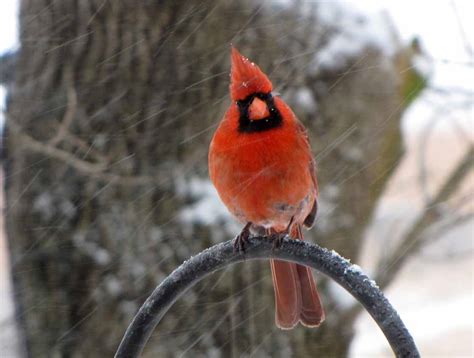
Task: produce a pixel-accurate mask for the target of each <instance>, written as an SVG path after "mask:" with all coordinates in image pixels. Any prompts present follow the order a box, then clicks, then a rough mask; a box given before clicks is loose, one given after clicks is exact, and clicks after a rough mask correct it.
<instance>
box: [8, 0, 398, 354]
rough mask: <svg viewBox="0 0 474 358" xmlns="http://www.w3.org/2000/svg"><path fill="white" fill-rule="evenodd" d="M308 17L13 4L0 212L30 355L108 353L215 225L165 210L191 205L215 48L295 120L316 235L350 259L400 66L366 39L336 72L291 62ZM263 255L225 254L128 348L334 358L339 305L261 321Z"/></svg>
mask: <svg viewBox="0 0 474 358" xmlns="http://www.w3.org/2000/svg"><path fill="white" fill-rule="evenodd" d="M315 23H316V20H315V18H313V16H311V15H309V14H308V15H305V17H304V18H302V14H301V13H299V12H297V11H295V10H292V9H286V10H281V9H269V8H266V7H262V6H261V5H259V3H258V2H255V3H253V2H249V1H242V2H233V1H219V2H214V1H210V0H209V1H196V2H193V1H120V2H118V1H103V0H81V1H79V0H62V1H55V0H35V1H32V0H30V1H27V0H23V1H22V2H21V13H20V30H21V31H20V33H21V49H20V52H19V55H18V63H17V69H16V78H15V82H14V85H13V87H12V88H11V100H10V103H9V107H8V114H7V129H6V135H5V141H6V142H5V147H6V159H5V162H6V194H7V205H8V209H7V218H6V224H7V234H8V239H9V248H10V255H11V263H12V275H13V278H14V289H15V301H16V304H17V309H18V318H19V320H20V325H21V327H23V331H24V333H25V338H26V342H27V347H28V352H29V355H30V356H31V357H57V356H61V357H63V356H64V357H82V356H83V357H103V356H111V355H112V354H113V352H114V350H115V349H116V347H117V345H118V342H119V340H120V338H121V336H122V334H123V333H124V330H125V328H126V326H127V324H128V322H129V321H130V319H131V318H132V317H133V314H134V313H135V312H136V310H137V308H138V307H139V305H140V304H141V303H142V302H143V300H144V299H145V298H146V296H147V295H148V293H149V292H150V291H151V290H152V289H153V288H154V286H155V285H156V284H157V283H158V282H160V281H161V280H162V279H163V277H165V276H166V275H167V274H168V273H170V272H171V271H172V270H173V269H174V268H175V267H176V266H177V265H178V264H179V263H181V262H182V261H183V260H184V259H186V258H187V257H189V256H190V255H192V254H195V253H197V252H198V251H200V250H202V249H204V248H205V247H207V246H209V245H211V244H212V243H215V242H218V241H222V240H226V239H229V238H230V237H231V235H232V234H233V231H232V229H229V225H227V224H226V225H223V224H222V223H219V222H217V221H215V222H214V223H213V224H212V225H205V223H204V224H203V223H196V224H190V223H189V222H186V221H183V215H182V208H183V207H184V206H186V205H190V204H192V203H195V202H196V201H198V200H199V199H200V198H199V195H198V194H196V192H195V191H193V190H191V189H189V187H190V181H191V180H194V179H195V178H202V179H205V178H207V170H206V168H207V148H208V144H209V141H210V137H211V135H212V133H213V130H214V128H215V125H216V124H217V123H218V121H219V120H220V116H222V114H223V111H224V109H225V108H226V106H227V105H228V89H227V88H228V71H229V60H228V58H229V43H231V42H233V43H235V44H236V45H237V46H238V47H239V49H240V50H241V51H242V53H244V54H246V55H248V56H249V57H251V58H252V59H253V60H255V61H256V62H258V63H259V64H260V65H261V67H262V68H263V69H264V70H265V71H267V72H268V73H270V74H271V79H272V81H273V83H274V84H275V85H276V87H277V89H278V90H279V91H281V92H282V93H284V94H286V95H287V99H288V100H289V102H290V104H292V105H293V108H295V110H296V111H297V112H298V115H299V117H300V118H301V119H302V120H303V121H304V122H305V124H306V125H307V127H308V130H309V133H310V136H311V140H312V143H313V148H314V150H315V153H316V154H317V155H318V153H319V155H318V157H317V158H318V163H319V178H320V182H321V188H322V192H321V199H322V200H321V207H322V209H321V210H322V212H323V215H322V216H321V218H320V219H318V223H320V224H317V227H318V228H317V229H316V230H315V237H316V238H317V241H318V242H320V243H323V244H324V245H326V246H328V247H331V248H335V249H336V250H337V251H339V252H340V253H341V254H343V255H345V256H347V257H351V258H353V259H357V256H358V253H359V249H360V247H361V246H362V239H363V232H364V230H365V228H366V225H367V223H368V222H369V220H370V217H371V215H372V212H373V210H374V208H375V204H376V203H377V200H378V199H379V197H380V195H381V192H382V189H383V187H384V184H385V183H386V181H387V180H388V178H390V175H391V173H392V170H393V169H394V168H395V167H396V165H397V163H398V160H399V158H400V156H401V153H402V150H401V139H400V130H399V124H400V115H401V111H402V109H403V102H402V101H403V98H402V95H401V93H400V90H399V85H398V83H399V82H400V78H399V77H398V72H397V68H396V67H397V65H396V62H395V60H394V59H390V58H387V57H386V56H385V55H383V54H382V53H381V52H380V51H378V50H376V49H370V48H368V49H367V50H366V52H365V53H364V54H361V55H360V56H362V57H361V58H354V59H352V60H351V61H350V63H348V64H347V66H346V67H345V68H342V69H340V70H338V71H321V72H320V73H319V74H314V73H313V74H308V73H307V72H306V70H305V69H306V68H307V67H308V64H309V63H310V61H311V56H296V55H299V54H302V53H310V52H312V51H313V52H317V51H318V49H319V48H320V47H321V46H323V45H324V43H325V42H326V41H328V39H330V37H331V36H332V33H333V32H331V31H328V29H326V28H321V26H316V25H315ZM329 30H330V29H329ZM293 56H295V57H294V59H293V60H287V58H290V59H291V58H292V57H293ZM381 62H383V63H384V64H385V65H384V66H380V63H381ZM347 68H351V71H350V72H348V73H347V74H345V75H344V76H341V72H344V71H345V70H346V69H347ZM367 68H372V69H371V70H370V71H367V70H363V69H367ZM361 69H362V71H359V70H361ZM302 86H304V87H305V88H306V89H307V90H308V91H309V93H310V94H311V96H313V98H314V99H315V100H316V101H317V103H318V108H317V109H316V110H314V109H313V110H311V111H309V112H303V111H300V110H299V106H298V103H297V101H296V98H297V96H296V95H295V96H292V94H294V93H296V92H297V90H298V89H299V88H301V87H302ZM401 103H402V104H401ZM199 183H200V182H199ZM205 185H207V184H205ZM205 189H206V187H204V189H203V190H204V191H205ZM328 207H330V208H331V209H330V210H329V209H328ZM325 212H326V214H325ZM207 215H210V216H211V217H212V216H213V213H207ZM307 236H308V238H309V237H310V236H311V235H310V234H309V233H308V234H307ZM267 266H268V265H267V263H248V264H246V265H245V266H244V265H240V266H238V267H235V268H234V269H232V270H229V271H228V272H223V273H217V274H215V275H214V276H213V277H211V278H210V279H208V280H206V281H205V282H204V283H202V284H201V285H199V287H196V288H195V289H194V290H192V291H191V292H189V293H188V294H187V295H186V298H185V299H183V300H181V301H180V302H178V303H177V304H176V305H175V307H173V308H172V310H171V311H170V313H169V314H168V315H167V317H166V318H165V319H164V321H163V322H162V324H161V325H160V327H159V329H158V330H157V332H156V335H154V336H153V337H152V339H151V341H150V343H149V345H148V347H147V350H146V354H145V355H146V356H160V357H165V356H170V357H171V356H178V355H179V354H181V353H183V352H187V353H189V354H188V355H189V356H200V355H201V356H235V357H237V356H240V355H243V356H246V355H250V354H255V355H257V356H261V355H264V354H268V355H271V356H273V357H278V356H282V357H288V356H290V355H291V354H292V353H293V355H294V356H298V357H305V356H316V355H317V356H344V355H346V353H347V350H348V347H349V344H350V341H351V338H352V336H353V326H352V323H353V321H354V317H347V315H344V312H342V311H338V310H333V309H332V307H334V304H333V302H332V298H331V296H330V294H329V292H325V294H324V296H325V301H326V306H327V311H328V312H327V322H326V324H325V325H323V326H322V327H321V328H320V329H314V330H310V329H306V328H302V327H298V328H297V329H295V330H293V331H279V330H277V329H276V328H275V327H274V323H273V315H274V313H273V290H272V288H271V279H270V276H269V269H268V267H267ZM322 286H324V283H322Z"/></svg>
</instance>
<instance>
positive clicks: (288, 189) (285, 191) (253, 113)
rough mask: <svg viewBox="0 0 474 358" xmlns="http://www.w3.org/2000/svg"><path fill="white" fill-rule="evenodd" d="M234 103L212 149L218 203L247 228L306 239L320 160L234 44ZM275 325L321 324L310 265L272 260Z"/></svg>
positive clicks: (211, 168)
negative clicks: (315, 159)
mask: <svg viewBox="0 0 474 358" xmlns="http://www.w3.org/2000/svg"><path fill="white" fill-rule="evenodd" d="M230 97H231V99H232V104H231V105H230V108H229V109H228V110H227V113H226V114H225V116H224V119H223V120H222V121H221V123H220V125H219V127H218V128H217V130H216V133H215V134H214V137H213V139H212V142H211V145H210V149H209V174H210V177H211V180H212V182H213V183H214V185H215V187H216V189H217V191H218V193H219V196H220V198H221V200H222V201H223V202H224V204H225V205H226V206H227V208H228V209H229V211H230V212H231V213H232V214H233V215H234V216H235V217H236V218H237V219H238V220H239V221H240V222H242V223H243V224H245V227H244V229H243V230H242V233H241V234H240V235H239V236H237V238H236V242H235V243H236V245H237V247H239V246H240V247H242V246H243V245H244V244H245V240H246V239H248V237H249V235H250V232H251V231H252V232H254V233H257V234H262V233H264V234H267V235H274V236H275V237H278V238H281V237H282V236H283V235H285V234H289V235H290V237H291V238H293V239H299V240H302V239H303V234H302V230H301V226H302V225H304V226H306V227H311V226H312V224H313V222H314V220H315V217H316V210H317V202H316V196H317V191H318V184H317V181H316V173H315V162H314V159H313V157H312V154H311V148H310V145H309V142H308V137H307V135H306V131H305V129H304V127H303V125H302V124H301V123H300V122H299V121H298V119H297V118H296V116H295V115H294V113H293V112H292V111H291V109H290V108H289V107H288V105H287V104H286V103H285V102H284V101H283V100H282V99H281V98H279V97H277V96H275V95H273V94H272V83H271V82H270V80H269V79H268V77H267V76H266V75H265V74H264V73H263V72H262V71H261V70H260V68H259V67H258V66H257V65H256V64H255V63H253V62H251V61H249V59H247V58H246V57H244V56H242V55H241V54H240V53H239V52H238V51H237V50H236V49H235V48H232V69H231V83H230ZM271 269H272V277H273V284H274V288H275V301H276V312H275V321H276V325H277V326H278V327H280V328H282V329H291V328H293V327H295V326H296V325H297V324H298V322H301V323H302V324H303V325H305V326H308V327H316V326H319V324H320V323H321V322H322V321H323V320H324V311H323V308H322V305H321V301H320V299H319V295H318V292H317V291H316V284H315V281H314V278H313V275H312V273H311V270H310V268H308V267H305V266H301V265H297V264H294V263H289V262H284V261H277V260H271Z"/></svg>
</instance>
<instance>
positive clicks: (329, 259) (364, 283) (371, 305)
mask: <svg viewBox="0 0 474 358" xmlns="http://www.w3.org/2000/svg"><path fill="white" fill-rule="evenodd" d="M270 258H272V259H279V260H284V261H291V262H295V263H298V264H302V265H306V266H309V267H312V268H314V269H316V270H318V271H319V272H321V273H323V274H325V275H327V276H328V277H330V278H332V279H333V280H334V281H336V282H337V283H338V284H339V285H341V286H342V287H343V288H345V289H346V290H347V291H348V292H349V293H350V294H351V295H352V296H354V298H355V299H357V300H358V301H359V303H361V304H362V305H363V306H364V307H365V309H366V310H367V311H368V312H369V314H370V315H371V316H372V317H373V319H374V320H375V322H376V323H377V324H378V326H379V327H380V329H381V330H382V332H383V333H384V335H385V337H386V338H387V341H388V342H389V344H390V346H391V347H392V350H393V352H394V353H395V355H396V356H397V357H420V354H419V352H418V349H417V347H416V345H415V342H414V341H413V338H412V336H411V335H410V333H409V332H408V330H407V328H406V327H405V325H404V324H403V322H402V320H401V319H400V317H399V315H398V313H397V312H396V311H395V309H394V308H393V307H392V305H391V304H390V302H389V301H388V300H387V299H386V298H385V296H384V295H383V293H382V292H381V291H380V290H379V288H378V286H377V285H376V284H375V282H374V281H372V280H371V279H370V278H369V277H367V276H366V275H365V274H364V273H363V272H362V270H361V269H360V267H359V266H357V265H352V264H351V263H350V262H349V261H348V260H346V259H345V258H343V257H342V256H340V255H339V254H337V253H336V252H335V251H329V250H327V249H325V248H322V247H320V246H317V245H315V244H311V243H308V242H306V241H301V240H290V239H284V240H283V242H282V245H281V246H280V247H279V248H274V247H273V243H272V240H271V239H269V238H267V237H253V238H250V239H249V241H248V244H247V246H246V249H245V253H243V254H242V253H239V252H234V246H233V240H229V241H226V242H223V243H220V244H218V245H215V246H212V247H210V248H208V249H206V250H204V251H202V252H201V253H199V254H198V255H196V256H193V257H191V258H190V259H189V260H187V261H185V262H183V263H182V264H181V266H179V267H178V268H177V269H176V270H174V271H173V272H172V273H171V274H170V275H169V276H168V277H167V278H166V279H165V280H164V281H163V282H162V283H161V284H160V285H159V286H158V287H157V288H156V289H155V290H154V291H153V293H152V294H151V295H150V296H149V297H148V299H147V300H146V301H145V303H144V304H143V305H142V307H141V308H140V310H139V311H138V313H137V314H136V316H135V317H134V319H133V321H132V322H131V323H130V325H129V327H128V328H127V331H126V332H125V335H124V337H123V339H122V342H121V343H120V346H119V347H118V350H117V352H116V354H115V357H116V358H125V357H126V358H132V357H138V356H139V355H140V354H141V352H142V351H143V348H144V347H145V344H146V343H147V341H148V339H149V338H150V335H151V334H152V332H153V330H154V329H155V327H156V325H157V324H158V323H159V322H160V320H161V319H162V318H163V316H164V315H165V314H166V312H167V311H168V310H169V308H170V307H171V306H172V305H173V304H174V302H176V300H177V299H178V298H180V297H181V296H182V295H183V293H184V292H186V291H187V290H188V289H189V288H191V287H192V286H194V285H195V284H196V283H198V282H199V281H200V280H202V279H203V278H204V277H206V276H207V275H209V274H211V273H214V272H215V271H217V270H220V269H222V268H224V267H227V266H229V265H231V264H235V263H237V262H243V261H247V260H257V259H270ZM272 324H273V323H272Z"/></svg>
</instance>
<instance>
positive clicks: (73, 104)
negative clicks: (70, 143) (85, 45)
mask: <svg viewBox="0 0 474 358" xmlns="http://www.w3.org/2000/svg"><path fill="white" fill-rule="evenodd" d="M73 81H74V80H73V76H72V72H71V69H68V70H66V71H65V82H66V88H67V89H66V92H67V107H66V112H65V113H64V117H63V120H62V121H61V124H60V126H59V128H58V131H57V132H56V135H55V136H54V137H53V138H51V139H50V140H49V142H48V144H49V145H51V146H56V145H57V144H59V143H60V142H62V141H63V139H64V138H65V137H66V135H67V133H68V131H69V127H70V125H71V123H72V121H73V120H74V117H75V116H76V111H77V93H76V89H75V88H74V82H73Z"/></svg>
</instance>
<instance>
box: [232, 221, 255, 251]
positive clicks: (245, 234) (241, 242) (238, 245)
mask: <svg viewBox="0 0 474 358" xmlns="http://www.w3.org/2000/svg"><path fill="white" fill-rule="evenodd" d="M251 225H252V223H250V222H248V223H247V224H246V225H245V226H244V228H243V229H242V231H241V232H240V234H239V235H237V237H236V238H235V240H234V252H237V251H238V252H241V253H244V252H245V245H246V244H247V243H248V241H249V237H250V226H251Z"/></svg>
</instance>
